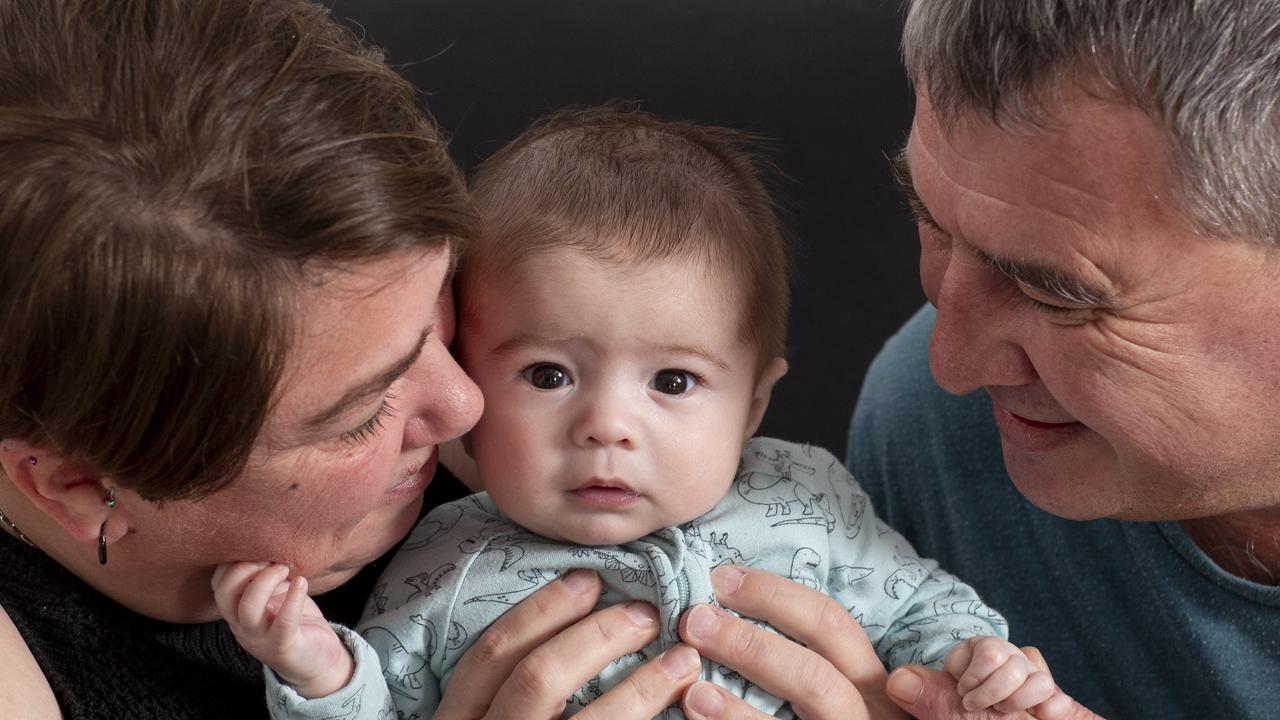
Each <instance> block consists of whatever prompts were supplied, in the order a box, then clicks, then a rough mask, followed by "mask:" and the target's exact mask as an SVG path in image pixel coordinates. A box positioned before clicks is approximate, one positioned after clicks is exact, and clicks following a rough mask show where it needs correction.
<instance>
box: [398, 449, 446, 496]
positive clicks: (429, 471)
mask: <svg viewBox="0 0 1280 720" xmlns="http://www.w3.org/2000/svg"><path fill="white" fill-rule="evenodd" d="M438 457H439V451H438V450H437V449H436V448H432V449H431V455H430V456H428V457H427V461H426V462H424V463H423V464H422V466H421V467H419V468H418V469H417V470H414V469H413V468H412V467H411V468H409V469H408V470H409V477H407V478H405V479H404V480H403V481H402V482H401V483H400V484H399V485H396V486H395V487H393V488H391V489H390V490H388V491H387V495H386V498H387V500H401V499H403V498H406V497H414V496H416V495H420V494H421V493H422V491H423V490H426V489H427V486H428V485H430V484H431V479H432V478H433V477H435V474H436V463H437V459H438Z"/></svg>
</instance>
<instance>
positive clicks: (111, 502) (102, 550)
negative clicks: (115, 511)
mask: <svg viewBox="0 0 1280 720" xmlns="http://www.w3.org/2000/svg"><path fill="white" fill-rule="evenodd" d="M102 504H103V505H106V506H107V508H113V507H115V506H116V489H115V488H107V496H106V497H105V498H103V499H102ZM98 564H99V565H106V564H107V521H106V520H103V521H102V527H100V528H98Z"/></svg>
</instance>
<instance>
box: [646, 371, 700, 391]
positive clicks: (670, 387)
mask: <svg viewBox="0 0 1280 720" xmlns="http://www.w3.org/2000/svg"><path fill="white" fill-rule="evenodd" d="M697 384H698V378H697V377H696V376H695V375H694V374H693V373H691V372H688V371H687V370H674V369H670V368H668V369H666V370H659V371H658V372H656V373H654V375H653V382H652V383H651V385H652V387H653V389H654V390H657V391H658V392H660V393H663V394H666V395H683V394H685V393H687V392H689V391H690V390H692V389H693V387H694V386H695V385H697Z"/></svg>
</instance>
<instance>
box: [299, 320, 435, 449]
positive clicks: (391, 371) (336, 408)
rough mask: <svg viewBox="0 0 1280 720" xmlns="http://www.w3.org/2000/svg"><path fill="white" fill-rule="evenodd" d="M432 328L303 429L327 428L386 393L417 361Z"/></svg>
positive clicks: (304, 425)
mask: <svg viewBox="0 0 1280 720" xmlns="http://www.w3.org/2000/svg"><path fill="white" fill-rule="evenodd" d="M434 327H435V326H434V324H433V325H428V326H427V327H425V328H423V330H422V335H420V336H419V337H418V342H417V344H416V345H414V347H413V349H412V350H410V351H409V352H408V353H407V354H406V355H405V356H404V357H402V358H400V359H399V360H397V361H395V363H393V364H392V365H390V366H388V367H387V369H385V370H383V371H382V372H380V373H378V374H377V375H375V376H374V377H372V378H370V379H368V380H366V381H364V382H362V383H360V384H359V385H356V386H355V387H353V388H351V389H350V390H348V391H346V392H345V393H343V394H342V397H341V398H339V399H338V401H337V402H335V403H334V404H332V405H330V406H329V407H327V408H325V409H324V410H321V411H320V412H318V413H316V414H315V415H313V416H311V417H310V418H308V419H307V420H306V422H304V423H303V427H304V428H305V429H307V430H317V429H319V428H322V427H327V426H328V425H329V424H330V423H332V422H333V421H334V420H335V419H337V418H339V417H341V416H342V415H345V414H346V413H347V412H348V411H349V410H351V408H353V407H355V406H357V405H360V404H361V403H362V402H364V401H366V400H368V399H369V398H370V397H371V396H373V395H378V394H381V393H382V392H384V391H386V389H387V387H388V386H389V385H391V383H393V382H395V381H396V380H399V379H400V377H401V376H403V375H404V374H405V373H406V372H408V371H409V368H411V367H413V364H414V363H416V362H417V361H418V357H419V356H421V355H422V348H424V347H425V346H426V344H427V338H429V337H430V336H431V331H432V329H433V328H434Z"/></svg>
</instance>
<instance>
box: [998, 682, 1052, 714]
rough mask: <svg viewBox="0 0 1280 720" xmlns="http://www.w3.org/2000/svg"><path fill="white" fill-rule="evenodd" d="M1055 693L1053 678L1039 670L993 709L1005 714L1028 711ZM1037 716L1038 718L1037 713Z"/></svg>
mask: <svg viewBox="0 0 1280 720" xmlns="http://www.w3.org/2000/svg"><path fill="white" fill-rule="evenodd" d="M1057 692H1058V686H1057V685H1056V684H1054V682H1053V676H1052V675H1050V674H1049V673H1048V672H1046V671H1044V670H1039V671H1036V672H1033V673H1031V674H1030V675H1028V676H1027V679H1026V680H1024V681H1023V683H1022V685H1021V686H1020V687H1018V689H1016V690H1014V691H1013V693H1012V694H1010V695H1009V697H1007V698H1005V699H1004V700H1001V701H999V702H997V703H996V704H995V709H996V710H999V711H1000V712H1007V713H1011V712H1017V711H1019V710H1030V709H1031V708H1034V707H1036V706H1037V705H1040V704H1041V703H1044V702H1045V701H1047V700H1048V699H1049V698H1051V697H1053V696H1054V693H1057ZM1037 716H1039V714H1038V713H1037ZM1050 717H1052V716H1050Z"/></svg>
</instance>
